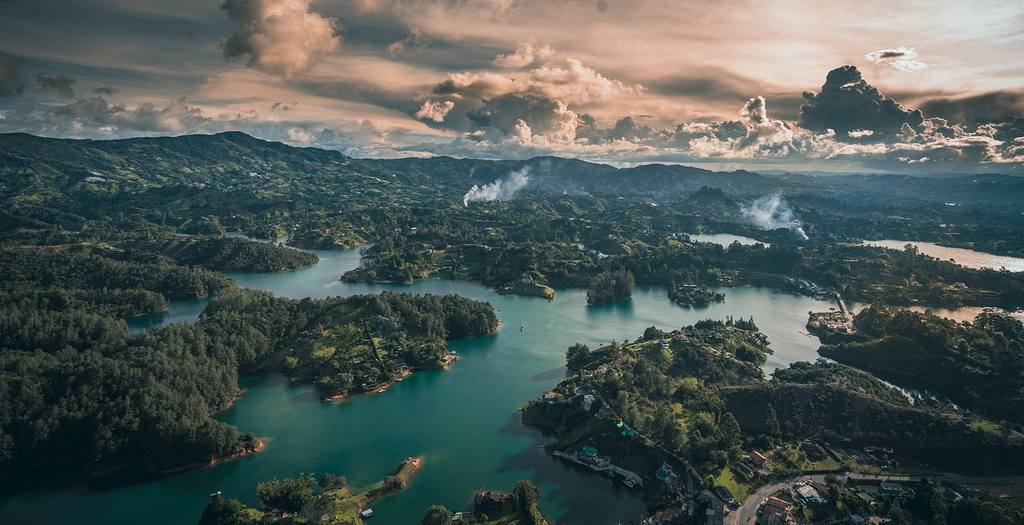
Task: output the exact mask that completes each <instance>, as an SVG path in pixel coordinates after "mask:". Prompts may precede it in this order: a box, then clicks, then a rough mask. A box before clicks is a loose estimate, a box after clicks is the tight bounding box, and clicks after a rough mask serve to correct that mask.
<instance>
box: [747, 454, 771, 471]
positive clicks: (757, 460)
mask: <svg viewBox="0 0 1024 525" xmlns="http://www.w3.org/2000/svg"><path fill="white" fill-rule="evenodd" d="M747 457H748V458H749V459H750V462H751V463H753V464H754V466H756V467H757V468H764V466H765V464H766V463H768V458H766V457H764V454H761V453H760V452H758V451H756V450H755V451H753V452H751V453H750V455H749V456H747Z"/></svg>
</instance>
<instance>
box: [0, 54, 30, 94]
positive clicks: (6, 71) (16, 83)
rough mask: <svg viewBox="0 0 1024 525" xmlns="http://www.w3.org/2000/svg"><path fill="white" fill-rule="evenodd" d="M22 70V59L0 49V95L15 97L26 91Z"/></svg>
mask: <svg viewBox="0 0 1024 525" xmlns="http://www.w3.org/2000/svg"><path fill="white" fill-rule="evenodd" d="M20 71H21V61H20V60H18V59H17V58H14V57H12V56H11V55H8V54H7V53H4V52H3V51H0V97H14V96H17V95H20V94H21V93H22V92H23V91H25V85H24V84H23V83H22V81H21V77H20V76H19V74H20Z"/></svg>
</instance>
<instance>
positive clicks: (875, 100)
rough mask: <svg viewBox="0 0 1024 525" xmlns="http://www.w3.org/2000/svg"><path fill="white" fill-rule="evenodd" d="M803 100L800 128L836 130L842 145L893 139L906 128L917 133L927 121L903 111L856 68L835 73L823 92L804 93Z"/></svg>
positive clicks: (845, 68) (838, 70)
mask: <svg viewBox="0 0 1024 525" xmlns="http://www.w3.org/2000/svg"><path fill="white" fill-rule="evenodd" d="M804 99H805V100H806V101H807V104H806V105H804V106H803V107H802V108H801V111H800V121H799V124H800V126H802V127H804V128H806V129H809V130H811V131H816V132H819V133H823V132H826V131H827V130H829V129H831V130H834V131H835V132H836V138H837V139H838V140H843V141H849V142H860V141H868V140H872V141H873V140H877V139H878V138H879V137H888V138H892V137H894V136H895V135H896V134H897V133H899V132H900V130H901V129H902V128H903V125H904V124H907V125H909V126H910V127H911V128H914V129H918V128H920V126H921V124H922V122H923V120H924V117H923V116H922V115H921V112H920V111H918V110H906V109H903V107H902V106H900V105H899V103H897V102H896V101H895V100H893V99H891V98H886V97H885V96H883V95H882V94H881V93H879V92H878V90H877V89H875V88H874V87H873V86H871V85H870V84H868V83H867V82H865V81H864V79H863V78H861V74H860V71H858V70H857V68H856V67H854V66H843V67H840V68H837V69H833V70H832V71H830V72H829V73H828V76H827V77H826V79H825V84H824V85H822V86H821V91H820V92H818V93H813V92H811V91H807V92H804ZM851 132H853V136H851ZM867 132H870V133H867Z"/></svg>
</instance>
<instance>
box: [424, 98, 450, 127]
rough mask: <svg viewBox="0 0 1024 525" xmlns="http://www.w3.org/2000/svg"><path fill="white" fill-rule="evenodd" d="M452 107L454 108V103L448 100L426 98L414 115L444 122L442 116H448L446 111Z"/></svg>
mask: <svg viewBox="0 0 1024 525" xmlns="http://www.w3.org/2000/svg"><path fill="white" fill-rule="evenodd" d="M453 108H455V103H454V102H452V101H450V100H445V101H438V100H428V101H426V102H424V103H423V106H422V107H420V109H419V111H417V112H416V114H415V115H414V116H415V117H416V118H418V119H420V120H433V121H434V122H444V118H445V117H447V116H448V113H449V112H450V111H451V110H452V109H453Z"/></svg>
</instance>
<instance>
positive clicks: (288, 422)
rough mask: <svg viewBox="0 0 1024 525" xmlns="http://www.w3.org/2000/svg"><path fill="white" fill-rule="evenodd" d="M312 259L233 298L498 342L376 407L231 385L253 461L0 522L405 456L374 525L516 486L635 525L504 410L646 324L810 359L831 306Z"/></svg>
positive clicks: (634, 500) (64, 518)
mask: <svg viewBox="0 0 1024 525" xmlns="http://www.w3.org/2000/svg"><path fill="white" fill-rule="evenodd" d="M314 253H316V254H317V255H318V256H320V258H321V262H320V263H319V264H317V265H314V266H312V267H310V268H306V269H303V270H297V271H292V272H285V273H275V274H244V273H229V274H227V275H228V276H230V277H232V278H234V279H236V280H237V281H238V283H239V285H241V286H245V287H249V288H258V289H262V290H267V291H270V292H273V293H275V294H277V295H280V296H286V297H292V298H301V297H325V296H329V295H352V294H360V293H378V292H380V291H382V290H394V291H399V292H411V293H417V294H423V293H432V294H447V293H455V294H460V295H464V296H467V297H471V298H474V299H480V300H485V301H489V302H490V303H491V304H493V305H494V307H495V308H496V309H497V314H498V317H499V318H500V319H501V322H502V329H501V330H500V331H499V332H498V333H497V334H495V335H492V336H488V337H482V338H477V339H469V340H460V341H455V342H453V343H452V344H451V345H450V346H451V348H452V349H453V350H455V351H456V352H458V353H459V355H460V356H462V359H460V360H459V361H458V362H456V363H455V364H454V365H453V366H452V368H451V369H450V370H448V371H425V372H418V373H416V374H414V375H412V376H411V377H409V378H407V379H405V380H404V381H402V382H399V383H396V384H395V385H394V386H393V387H392V388H390V389H389V390H387V391H385V392H383V393H379V394H371V395H363V396H355V397H353V398H351V399H349V400H347V401H345V402H341V403H324V402H321V401H319V400H318V396H317V394H316V392H315V389H314V388H313V386H312V385H308V384H301V385H300V384H293V383H290V382H289V381H288V380H287V379H286V378H284V377H283V376H281V375H279V374H273V373H268V374H260V375H254V376H246V377H243V378H241V380H240V384H241V386H242V387H243V388H244V389H246V394H245V395H244V396H242V398H241V399H239V401H238V403H237V404H236V405H235V406H234V407H232V408H231V409H229V410H227V411H225V412H223V413H221V414H219V415H218V416H217V417H218V419H220V420H222V421H225V422H227V423H230V424H232V425H236V426H238V427H239V429H241V430H242V431H245V432H249V431H252V432H254V433H255V434H256V435H258V436H260V437H261V438H264V439H265V441H266V447H265V448H264V450H262V451H261V452H259V453H257V454H253V455H250V456H247V457H243V458H239V459H236V460H232V461H227V462H224V463H221V464H219V465H217V466H215V467H212V468H205V469H198V470H192V471H188V472H183V473H180V474H176V475H172V476H167V477H163V478H159V479H156V480H151V481H146V482H141V483H134V482H132V483H129V482H125V483H123V484H118V483H102V484H101V483H75V484H70V485H69V484H68V483H67V482H62V480H61V479H54V480H53V482H52V486H49V487H46V488H43V489H34V490H31V491H25V492H21V493H18V494H14V495H8V496H5V497H4V498H2V499H0V523H62V522H75V523H84V524H87V525H93V524H94V525H99V524H111V523H147V524H190V523H196V522H197V521H198V519H199V516H200V514H201V513H202V511H203V508H204V507H205V506H206V503H207V501H208V497H207V496H208V495H209V494H210V493H212V492H214V491H217V490H220V491H223V493H224V494H225V495H226V496H229V497H233V498H238V499H240V500H242V501H243V502H245V503H246V504H249V505H256V504H258V499H257V498H256V495H255V486H256V484H257V483H258V482H261V481H266V480H269V479H272V478H275V477H276V478H279V479H280V478H284V477H293V476H296V475H298V474H299V473H301V472H306V473H309V472H315V473H317V474H322V473H323V472H332V473H336V474H343V475H345V476H346V477H347V478H348V480H349V483H350V484H352V485H353V486H355V487H363V486H366V485H368V484H370V483H372V482H373V481H376V480H378V479H380V478H381V477H382V476H383V475H385V474H387V473H389V472H390V469H391V468H392V467H394V465H395V464H397V463H398V462H399V461H401V460H403V459H405V458H406V457H408V456H419V457H423V458H424V464H423V468H422V469H421V470H420V472H419V473H417V474H416V476H415V477H414V478H413V481H412V483H411V484H410V486H409V488H408V489H406V490H404V491H402V492H400V493H398V494H394V495H391V496H388V497H385V498H382V499H380V500H378V501H376V502H374V504H373V508H374V512H375V515H374V518H373V519H374V521H375V522H377V523H381V524H407V523H418V522H419V520H420V518H421V517H422V516H423V515H424V513H425V512H426V509H427V508H428V507H429V506H430V505H433V504H441V505H445V506H447V507H448V508H450V509H453V510H462V509H465V508H467V507H468V506H469V505H470V503H471V496H472V493H473V492H474V491H475V490H477V489H478V488H479V487H480V486H481V485H482V486H483V487H486V488H488V489H495V490H506V491H507V490H511V488H512V487H513V485H514V484H515V481H516V480H517V479H524V478H525V479H531V480H533V481H534V482H535V483H536V484H537V485H538V487H539V488H540V489H541V491H542V493H543V497H542V499H541V501H540V508H541V511H542V512H544V514H545V515H547V516H549V517H551V518H554V519H555V521H556V522H557V523H559V524H571V525H605V524H609V525H610V524H614V523H619V522H620V521H622V522H629V521H630V520H634V519H636V518H638V517H639V516H640V515H641V514H642V513H644V505H643V503H642V501H640V499H639V498H638V497H637V495H636V493H635V492H633V491H632V490H631V489H628V488H626V487H625V486H623V485H622V484H621V483H616V482H613V481H611V480H608V479H606V478H602V477H599V476H596V475H594V474H593V473H592V472H590V471H588V470H581V469H580V468H578V467H576V466H573V465H567V464H565V463H564V462H562V461H561V460H558V459H557V458H554V457H551V456H548V455H546V454H544V453H542V452H541V451H540V449H539V446H540V445H541V444H543V443H545V442H546V441H548V438H546V437H544V436H543V435H542V434H541V432H540V431H538V430H537V429H534V428H530V427H525V426H523V425H522V424H520V422H519V412H518V411H517V409H518V408H519V407H520V406H521V405H523V404H524V403H526V402H527V401H528V400H530V399H532V398H534V397H537V396H539V395H540V393H541V392H543V391H545V390H549V389H550V388H551V387H553V386H554V385H555V384H556V383H557V382H558V381H559V380H560V379H561V378H562V377H564V373H565V369H564V366H563V365H564V362H565V350H566V348H567V347H568V346H570V345H572V344H573V343H576V342H581V343H586V344H588V345H590V346H591V347H592V348H594V347H597V346H600V345H603V344H606V343H609V342H611V341H612V340H617V341H622V340H624V339H635V338H637V337H639V336H640V335H641V334H642V333H643V331H644V329H645V328H647V327H648V326H652V325H654V326H658V327H660V328H663V329H672V328H678V327H680V326H684V325H688V324H692V323H694V322H696V321H698V320H701V319H706V318H714V319H724V318H725V317H726V316H730V315H731V316H734V317H744V318H746V317H750V316H753V317H754V320H755V321H756V322H757V324H758V326H759V327H760V328H761V330H762V331H763V332H765V333H766V334H768V336H769V339H770V341H771V342H772V348H773V349H774V350H775V354H773V355H769V356H768V357H769V359H768V362H767V363H766V364H765V370H766V372H768V373H770V372H771V371H773V370H774V369H775V368H777V367H783V366H786V365H788V364H789V363H791V362H793V361H798V360H803V361H813V360H814V359H816V358H817V354H816V350H817V347H818V340H817V338H814V337H809V336H807V335H805V334H804V333H803V332H804V331H805V328H804V324H805V322H806V320H807V312H808V311H821V310H827V309H828V307H829V306H833V305H832V304H831V303H829V302H825V301H818V300H815V299H811V298H807V297H799V296H792V295H785V294H777V293H774V292H773V291H771V290H768V289H760V288H724V289H719V290H718V291H721V292H723V293H725V295H726V301H725V302H724V303H718V304H715V305H712V306H710V307H708V308H704V309H692V308H683V307H680V306H677V305H675V304H674V303H673V302H672V301H670V300H669V299H668V298H667V297H666V293H665V290H664V289H662V288H644V287H638V288H637V289H636V291H635V292H634V296H633V298H632V299H631V300H629V301H624V302H620V303H616V304H611V305H604V306H600V307H590V308H588V307H587V306H586V298H585V291H584V290H581V289H558V290H557V291H558V294H557V296H556V297H555V299H554V300H553V301H547V300H544V299H540V298H535V297H520V296H503V295H497V294H495V293H492V292H491V291H490V290H489V289H488V288H487V287H484V286H482V285H480V284H477V283H472V282H461V281H439V280H424V281H418V282H416V283H414V284H411V285H376V284H363V283H342V282H340V281H338V277H339V276H340V275H341V274H342V273H343V272H344V271H345V270H347V269H350V268H354V267H355V266H356V265H358V263H359V253H358V250H348V251H344V252H327V251H316V252H314ZM180 306H182V305H180V304H174V305H171V308H170V309H169V313H168V316H169V317H170V318H174V319H182V320H189V319H192V320H194V318H195V317H197V316H198V312H193V313H194V315H195V317H190V315H192V314H190V313H187V312H183V311H179V310H177V309H178V308H179V307H180ZM520 327H522V330H520Z"/></svg>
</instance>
